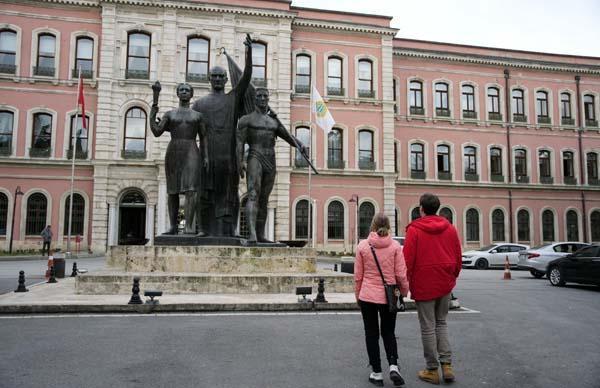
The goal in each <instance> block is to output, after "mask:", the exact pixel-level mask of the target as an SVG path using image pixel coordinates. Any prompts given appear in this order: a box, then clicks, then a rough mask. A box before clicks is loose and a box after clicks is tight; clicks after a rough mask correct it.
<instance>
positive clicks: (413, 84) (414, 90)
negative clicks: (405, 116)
mask: <svg viewBox="0 0 600 388" xmlns="http://www.w3.org/2000/svg"><path fill="white" fill-rule="evenodd" d="M408 99H409V101H410V114H411V115H423V114H425V109H423V83H422V82H421V81H410V89H409V95H408Z"/></svg>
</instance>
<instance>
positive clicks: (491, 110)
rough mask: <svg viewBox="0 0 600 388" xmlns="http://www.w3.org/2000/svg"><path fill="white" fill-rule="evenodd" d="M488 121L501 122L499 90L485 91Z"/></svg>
mask: <svg viewBox="0 0 600 388" xmlns="http://www.w3.org/2000/svg"><path fill="white" fill-rule="evenodd" d="M487 101H488V104H487V105H488V120H502V114H501V113H500V90H499V89H498V88H495V87H490V88H488V90H487Z"/></svg>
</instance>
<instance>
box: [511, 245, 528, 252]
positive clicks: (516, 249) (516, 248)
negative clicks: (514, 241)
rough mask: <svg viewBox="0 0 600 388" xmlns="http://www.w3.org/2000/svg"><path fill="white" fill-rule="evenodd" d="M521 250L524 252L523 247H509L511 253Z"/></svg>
mask: <svg viewBox="0 0 600 388" xmlns="http://www.w3.org/2000/svg"><path fill="white" fill-rule="evenodd" d="M522 250H525V247H520V246H518V245H511V246H510V251H511V252H520V251H522Z"/></svg>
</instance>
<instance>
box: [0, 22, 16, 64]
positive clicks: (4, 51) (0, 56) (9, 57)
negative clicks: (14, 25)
mask: <svg viewBox="0 0 600 388" xmlns="http://www.w3.org/2000/svg"><path fill="white" fill-rule="evenodd" d="M16 70H17V33H16V32H15V31H12V30H1V31H0V73H8V74H15V71H16Z"/></svg>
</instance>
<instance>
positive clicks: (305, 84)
mask: <svg viewBox="0 0 600 388" xmlns="http://www.w3.org/2000/svg"><path fill="white" fill-rule="evenodd" d="M310 62H311V58H310V56H309V55H306V54H299V55H296V93H310V85H311V83H310V78H311V64H310Z"/></svg>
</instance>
